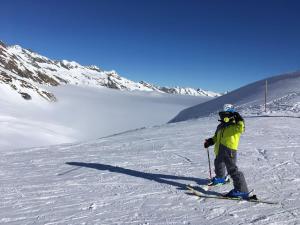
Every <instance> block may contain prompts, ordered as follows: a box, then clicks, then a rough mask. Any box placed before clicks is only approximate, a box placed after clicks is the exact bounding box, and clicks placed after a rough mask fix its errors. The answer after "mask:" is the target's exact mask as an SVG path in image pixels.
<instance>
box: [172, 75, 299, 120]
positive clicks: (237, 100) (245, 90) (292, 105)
mask: <svg viewBox="0 0 300 225" xmlns="http://www.w3.org/2000/svg"><path fill="white" fill-rule="evenodd" d="M267 80H268V98H267V108H268V113H267V114H276V115H290V114H291V115H295V113H296V114H297V115H298V116H300V72H295V73H289V74H283V75H280V76H275V77H271V78H268V79H267ZM264 96H265V80H261V81H257V82H255V83H252V84H249V85H247V86H245V87H241V88H239V89H237V90H235V91H232V92H230V93H228V94H226V95H223V96H221V97H218V98H215V99H213V100H211V101H209V102H206V103H202V104H200V105H196V106H193V107H190V108H187V109H185V110H183V111H181V112H180V113H179V114H178V115H177V116H176V117H175V118H173V119H172V120H171V121H170V122H179V121H184V120H188V119H194V118H199V117H203V116H207V115H209V114H211V113H215V112H217V111H219V110H221V109H222V106H223V105H224V104H226V103H231V104H235V106H236V108H237V109H238V110H239V111H240V112H242V113H243V114H262V112H263V111H264Z"/></svg>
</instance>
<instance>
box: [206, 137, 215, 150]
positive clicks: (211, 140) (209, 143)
mask: <svg viewBox="0 0 300 225" xmlns="http://www.w3.org/2000/svg"><path fill="white" fill-rule="evenodd" d="M214 144H215V143H214V140H213V139H212V138H208V139H206V140H205V142H204V148H208V147H209V146H212V145H214Z"/></svg>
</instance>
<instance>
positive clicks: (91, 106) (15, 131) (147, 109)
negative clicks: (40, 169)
mask: <svg viewBox="0 0 300 225" xmlns="http://www.w3.org/2000/svg"><path fill="white" fill-rule="evenodd" d="M0 87H1V88H0V93H1V95H0V136H1V140H0V148H1V149H13V148H24V147H36V146H42V145H43V146H44V145H53V144H61V143H69V142H78V141H84V140H89V139H96V138H99V137H103V136H108V135H112V134H115V133H119V132H124V131H127V130H131V129H138V128H142V127H149V126H155V125H160V124H163V123H166V122H167V121H168V120H169V118H171V117H173V116H174V115H176V113H177V112H178V111H179V110H182V109H184V108H186V107H189V106H192V105H195V104H197V103H200V102H203V101H207V100H209V99H210V98H207V97H192V96H178V95H167V94H162V93H157V92H151V93H147V92H146V93H144V92H138V91H137V92H132V91H130V92H129V91H123V92H120V91H118V90H112V89H108V88H104V87H103V88H92V87H82V86H74V85H65V86H58V87H47V89H48V90H50V91H51V92H52V93H54V94H55V95H56V96H57V98H58V101H57V102H55V103H49V102H47V101H44V100H43V99H41V98H39V97H38V96H37V94H35V93H34V92H33V91H32V92H29V91H28V92H29V93H30V95H31V96H32V97H33V98H32V100H29V101H26V100H24V99H23V98H22V97H21V96H20V95H19V94H17V92H15V91H13V89H11V88H10V87H8V86H6V85H2V84H0Z"/></svg>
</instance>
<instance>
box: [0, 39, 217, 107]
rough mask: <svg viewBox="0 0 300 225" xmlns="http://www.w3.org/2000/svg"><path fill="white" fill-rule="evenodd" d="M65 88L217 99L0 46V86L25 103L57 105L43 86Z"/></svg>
mask: <svg viewBox="0 0 300 225" xmlns="http://www.w3.org/2000/svg"><path fill="white" fill-rule="evenodd" d="M65 84H72V85H78V86H88V87H108V88H112V89H118V90H129V91H135V90H138V91H148V92H149V91H157V92H161V93H169V94H180V95H192V96H208V97H216V96H219V95H220V94H218V93H214V92H211V91H204V90H202V89H192V88H168V87H158V86H155V85H152V84H149V83H147V82H139V83H137V82H134V81H131V80H128V79H126V78H124V77H121V76H119V75H118V74H117V73H116V72H115V71H103V70H101V69H100V68H99V67H97V66H82V65H80V64H79V63H77V62H74V61H67V60H62V61H57V60H51V59H49V58H47V57H45V56H42V55H40V54H37V53H35V52H33V51H31V50H28V49H24V48H22V47H20V46H18V45H15V46H6V45H5V44H4V43H3V42H0V85H6V86H7V85H8V86H10V87H11V88H13V89H14V90H15V91H16V92H17V93H19V94H20V95H21V96H22V97H23V98H25V99H31V98H34V97H36V96H40V97H43V98H44V99H47V100H48V101H56V96H54V94H53V93H51V92H49V91H48V90H45V89H47V88H46V87H45V86H59V85H65ZM41 86H43V87H41Z"/></svg>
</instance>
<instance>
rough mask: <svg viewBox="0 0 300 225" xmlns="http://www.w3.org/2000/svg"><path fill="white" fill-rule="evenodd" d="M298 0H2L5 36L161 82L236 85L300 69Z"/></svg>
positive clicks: (0, 22)
mask: <svg viewBox="0 0 300 225" xmlns="http://www.w3.org/2000/svg"><path fill="white" fill-rule="evenodd" d="M299 12H300V1H297V0H295V1H289V0H281V1H279V0H260V1H256V0H252V1H246V0H245V1H240V0H235V1H233V0H213V1H211V0H207V1H204V0H203V1H202V0H51V1H50V0H49V1H46V0H44V1H41V0H35V1H34V0H26V1H24V0H19V1H18V0H3V1H1V14H0V27H1V29H0V40H3V41H4V42H6V43H7V44H19V45H21V46H23V47H25V48H30V49H32V50H34V51H36V52H39V53H41V54H42V55H45V56H47V57H49V58H53V59H68V60H75V61H77V62H79V63H81V64H84V65H90V64H95V65H98V66H100V67H101V68H103V69H106V70H111V69H115V70H116V71H117V72H118V73H119V74H121V75H122V76H124V77H127V78H129V79H132V80H135V81H140V80H145V81H148V82H151V83H155V84H158V85H169V86H175V85H178V86H190V87H201V88H204V89H209V90H214V91H225V90H232V89H235V88H238V87H240V86H243V85H245V84H248V83H250V82H252V81H256V80H260V79H263V78H265V77H268V76H271V75H276V74H280V73H285V72H291V71H295V70H299V69H300V13H299Z"/></svg>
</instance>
